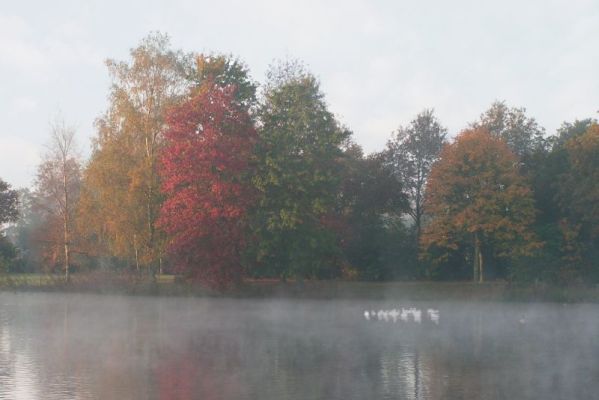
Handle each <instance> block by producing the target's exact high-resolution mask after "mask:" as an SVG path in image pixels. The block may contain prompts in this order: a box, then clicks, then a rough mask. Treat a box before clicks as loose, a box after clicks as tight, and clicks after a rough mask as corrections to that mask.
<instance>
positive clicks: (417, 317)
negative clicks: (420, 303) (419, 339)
mask: <svg viewBox="0 0 599 400" xmlns="http://www.w3.org/2000/svg"><path fill="white" fill-rule="evenodd" d="M412 315H413V316H414V322H416V323H418V324H419V323H420V322H421V321H422V311H420V310H417V309H413V310H412Z"/></svg>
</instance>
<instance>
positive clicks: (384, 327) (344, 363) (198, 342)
mask: <svg viewBox="0 0 599 400" xmlns="http://www.w3.org/2000/svg"><path fill="white" fill-rule="evenodd" d="M365 312H366V314H365ZM402 313H403V314H402ZM598 394H599V307H597V306H596V305H590V304H578V305H563V304H514V303H481V304H471V303H458V302H451V303H440V302H437V303H434V302H430V303H423V302H409V301H401V302H399V301H377V302H373V301H358V300H351V301H342V300H298V299H295V300H239V299H204V298H166V297H162V298H161V297H127V296H109V295H92V294H58V293H48V294H44V293H0V399H11V400H12V399H47V400H52V399H61V400H62V399H119V400H123V399H231V400H234V399H590V398H597V396H598Z"/></svg>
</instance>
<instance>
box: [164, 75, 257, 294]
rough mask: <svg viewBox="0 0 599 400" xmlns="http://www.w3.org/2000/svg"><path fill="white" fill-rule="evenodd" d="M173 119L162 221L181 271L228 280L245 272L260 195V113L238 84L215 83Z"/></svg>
mask: <svg viewBox="0 0 599 400" xmlns="http://www.w3.org/2000/svg"><path fill="white" fill-rule="evenodd" d="M167 121H168V124H169V129H168V131H167V132H166V134H165V139H166V147H165V150H164V152H163V155H162V158H161V178H162V191H163V193H164V195H165V196H166V200H165V202H164V203H163V206H162V209H161V213H160V219H159V224H160V226H161V228H162V229H164V231H165V232H166V233H167V234H168V235H169V238H170V239H169V242H168V248H169V251H170V253H171V254H172V257H173V259H174V262H175V265H176V267H177V268H178V269H179V271H184V272H185V273H187V274H188V275H189V276H190V277H192V278H193V279H195V280H198V281H201V282H203V283H205V284H208V285H210V286H212V287H216V288H223V287H226V286H228V285H229V284H231V283H234V282H238V281H239V280H240V278H241V277H242V276H243V268H242V265H241V253H242V250H243V248H244V246H245V243H246V239H245V233H246V216H247V212H248V208H249V207H250V206H251V205H252V204H253V201H254V194H253V191H252V189H251V186H250V184H249V176H250V174H251V171H252V163H251V160H252V154H253V148H254V145H255V142H256V139H257V136H256V132H255V130H254V127H253V124H252V120H251V119H250V116H249V115H248V112H247V111H246V109H244V108H243V107H242V106H240V105H239V103H238V102H236V101H235V87H234V86H227V87H220V86H218V85H215V84H210V83H207V84H205V85H203V87H202V89H201V90H200V91H199V93H198V94H196V95H195V96H194V97H192V98H191V99H189V100H188V101H186V102H184V103H182V104H181V105H179V106H177V107H175V108H173V109H172V110H171V111H170V113H169V114H168V115H167Z"/></svg>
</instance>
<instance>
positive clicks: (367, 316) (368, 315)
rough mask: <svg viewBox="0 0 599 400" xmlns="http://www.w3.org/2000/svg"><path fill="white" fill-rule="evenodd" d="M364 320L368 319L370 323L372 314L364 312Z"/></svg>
mask: <svg viewBox="0 0 599 400" xmlns="http://www.w3.org/2000/svg"><path fill="white" fill-rule="evenodd" d="M364 318H366V321H370V313H369V312H368V311H364Z"/></svg>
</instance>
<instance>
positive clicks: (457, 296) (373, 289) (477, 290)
mask: <svg viewBox="0 0 599 400" xmlns="http://www.w3.org/2000/svg"><path fill="white" fill-rule="evenodd" d="M0 290H5V291H7V290H11V291H56V292H93V293H109V294H130V295H157V296H199V297H201V296H205V297H208V296H210V297H215V296H222V297H236V298H277V297H282V298H313V299H368V300H384V299H393V300H424V301H427V300H429V301H443V300H449V301H451V300H453V301H554V302H597V303H599V287H597V286H594V287H582V286H577V287H573V286H571V287H552V286H539V285H536V286H519V285H513V284H508V283H505V282H488V283H482V284H475V283H470V282H353V281H351V282H350V281H303V282H293V281H289V282H280V281H277V280H248V281H246V282H244V283H243V284H242V285H241V286H240V287H238V288H236V289H233V290H229V291H227V292H224V293H219V292H216V291H213V290H209V289H207V288H205V287H202V286H200V285H196V284H190V283H184V282H178V281H177V280H176V279H175V277H174V276H173V275H158V276H157V277H156V279H155V280H151V279H149V278H147V277H144V278H139V277H135V276H131V275H128V276H126V275H119V274H75V275H73V276H72V279H71V282H70V283H69V284H65V282H64V280H63V278H62V277H61V276H56V275H42V274H10V275H0Z"/></svg>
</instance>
